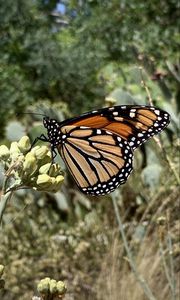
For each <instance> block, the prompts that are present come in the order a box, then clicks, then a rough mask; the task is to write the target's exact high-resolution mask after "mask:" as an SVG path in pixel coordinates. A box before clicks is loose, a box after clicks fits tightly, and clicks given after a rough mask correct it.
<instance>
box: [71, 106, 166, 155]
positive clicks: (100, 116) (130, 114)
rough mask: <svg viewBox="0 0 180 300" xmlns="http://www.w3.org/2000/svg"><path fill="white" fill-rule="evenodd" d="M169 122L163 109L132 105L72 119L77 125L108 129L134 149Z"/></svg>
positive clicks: (106, 109) (102, 110)
mask: <svg viewBox="0 0 180 300" xmlns="http://www.w3.org/2000/svg"><path fill="white" fill-rule="evenodd" d="M169 122H170V118H169V114H168V113H167V112H165V111H163V110H160V109H158V108H155V107H152V106H132V105H127V106H113V107H109V108H103V109H100V110H98V111H92V112H91V113H86V114H84V115H82V116H80V117H78V118H77V119H74V120H72V123H73V124H74V125H75V126H89V127H90V128H103V129H105V130H108V131H110V132H112V133H114V134H116V135H118V136H120V137H122V138H123V139H125V140H127V141H128V143H129V145H130V146H131V148H132V149H133V150H135V149H136V148H137V147H139V146H140V145H141V144H142V143H143V142H145V141H147V140H148V139H149V138H150V137H152V136H153V135H155V134H158V133H160V132H161V131H162V130H163V129H164V128H165V127H166V126H167V125H168V124H169ZM70 123H71V122H70Z"/></svg>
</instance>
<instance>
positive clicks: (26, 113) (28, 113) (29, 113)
mask: <svg viewBox="0 0 180 300" xmlns="http://www.w3.org/2000/svg"><path fill="white" fill-rule="evenodd" d="M19 115H35V116H43V117H47V116H46V115H45V114H40V113H31V112H25V113H22V112H21V113H17V114H16V116H19Z"/></svg>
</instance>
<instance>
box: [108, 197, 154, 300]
mask: <svg viewBox="0 0 180 300" xmlns="http://www.w3.org/2000/svg"><path fill="white" fill-rule="evenodd" d="M112 202H113V207H114V212H115V216H116V220H117V223H118V227H119V231H120V234H121V237H122V240H123V243H124V247H125V249H126V252H127V257H128V261H129V264H130V266H131V269H132V271H133V273H134V275H135V278H136V279H137V281H138V282H139V284H140V286H141V288H142V289H143V291H144V293H145V294H146V296H147V298H148V299H149V300H156V298H155V297H154V295H153V293H152V291H151V289H150V288H149V286H148V284H147V283H146V281H145V279H144V278H143V277H142V276H141V275H140V274H139V272H138V270H137V268H136V265H135V262H134V259H133V256H132V253H131V250H130V248H129V246H128V242H127V238H126V235H125V232H124V228H123V224H122V222H121V217H120V214H119V210H118V206H117V203H116V197H115V194H114V193H112Z"/></svg>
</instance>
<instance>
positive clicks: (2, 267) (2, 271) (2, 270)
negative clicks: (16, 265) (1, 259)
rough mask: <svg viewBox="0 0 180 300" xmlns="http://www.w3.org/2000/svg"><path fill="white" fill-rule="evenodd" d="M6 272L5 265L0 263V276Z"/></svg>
mask: <svg viewBox="0 0 180 300" xmlns="http://www.w3.org/2000/svg"><path fill="white" fill-rule="evenodd" d="M3 273H4V266H3V265H0V277H1V276H2V275H3Z"/></svg>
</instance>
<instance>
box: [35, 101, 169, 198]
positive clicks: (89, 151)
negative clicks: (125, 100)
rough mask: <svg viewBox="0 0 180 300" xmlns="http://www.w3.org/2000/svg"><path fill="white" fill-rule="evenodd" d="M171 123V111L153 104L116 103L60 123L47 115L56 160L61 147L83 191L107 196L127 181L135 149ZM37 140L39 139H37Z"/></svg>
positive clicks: (46, 122)
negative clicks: (117, 104) (168, 111)
mask: <svg viewBox="0 0 180 300" xmlns="http://www.w3.org/2000/svg"><path fill="white" fill-rule="evenodd" d="M169 122H170V116H169V114H168V113H167V112H165V111H163V110H160V109H158V108H156V107H152V106H134V105H127V106H125V105H124V106H113V107H108V108H102V109H99V110H93V111H91V112H87V113H84V114H82V115H81V116H78V117H75V118H71V119H68V120H65V121H63V122H58V121H57V120H55V119H50V118H49V117H44V118H43V125H44V127H45V128H46V129H47V137H46V136H45V135H41V136H40V137H38V138H37V139H40V140H43V141H46V142H49V143H50V144H51V150H52V155H53V159H54V157H55V156H56V151H55V149H57V150H58V152H59V154H60V155H61V157H62V159H63V160H64V162H65V164H66V165H67V167H68V169H69V171H70V173H71V175H72V177H73V178H74V180H75V182H76V184H77V186H78V187H79V189H80V191H81V192H83V193H85V194H88V195H92V196H94V195H105V194H108V193H111V192H112V191H114V190H115V189H116V188H117V187H118V186H119V185H120V184H123V183H125V182H126V180H127V178H128V176H129V175H130V173H131V172H132V169H133V167H132V163H133V151H134V150H135V149H136V148H137V147H139V146H140V145H141V144H142V143H144V142H145V141H146V140H148V139H149V138H150V137H152V136H153V135H155V134H158V133H160V132H161V131H162V130H163V129H164V128H165V127H166V126H167V125H168V124H169ZM37 139H36V141H37Z"/></svg>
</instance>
